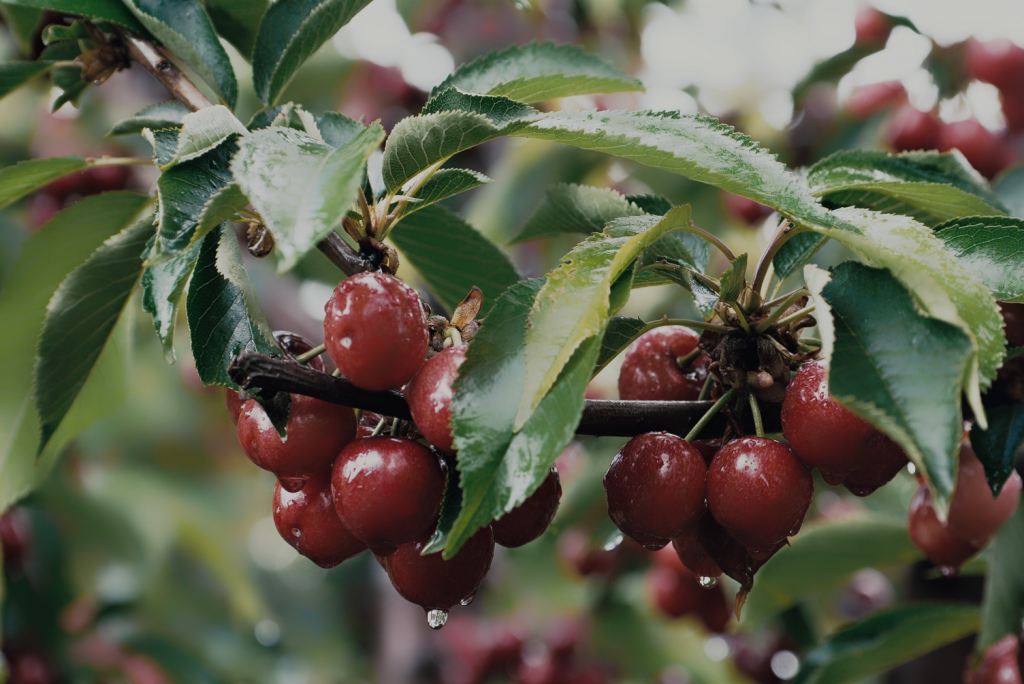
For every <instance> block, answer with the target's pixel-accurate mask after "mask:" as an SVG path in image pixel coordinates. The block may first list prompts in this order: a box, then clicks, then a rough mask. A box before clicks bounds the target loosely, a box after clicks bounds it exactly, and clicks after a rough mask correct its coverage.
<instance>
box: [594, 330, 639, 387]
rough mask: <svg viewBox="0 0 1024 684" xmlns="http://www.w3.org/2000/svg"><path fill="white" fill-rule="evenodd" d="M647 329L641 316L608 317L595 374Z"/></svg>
mask: <svg viewBox="0 0 1024 684" xmlns="http://www.w3.org/2000/svg"><path fill="white" fill-rule="evenodd" d="M646 329H647V324H646V323H644V322H643V320H642V319H640V318H624V317H622V316H612V317H611V318H609V319H608V326H607V327H606V328H605V332H604V337H603V338H601V350H600V352H598V355H597V363H596V364H595V365H594V375H597V374H598V373H599V372H601V370H602V369H603V368H604V367H605V366H607V365H608V364H609V363H611V361H612V359H614V358H615V357H616V356H618V355H619V354H621V353H622V352H623V351H625V350H626V347H628V346H629V345H631V344H632V343H633V340H635V339H636V338H638V337H640V335H642V334H643V333H644V332H645V331H646Z"/></svg>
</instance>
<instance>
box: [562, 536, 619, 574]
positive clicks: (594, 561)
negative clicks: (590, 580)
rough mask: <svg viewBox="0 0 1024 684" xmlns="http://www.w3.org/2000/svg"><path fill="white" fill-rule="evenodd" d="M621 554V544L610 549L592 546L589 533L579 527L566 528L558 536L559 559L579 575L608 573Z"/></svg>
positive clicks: (616, 563) (615, 565)
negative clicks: (566, 529) (565, 530)
mask: <svg viewBox="0 0 1024 684" xmlns="http://www.w3.org/2000/svg"><path fill="white" fill-rule="evenodd" d="M621 556H622V545H621V544H620V545H619V546H616V547H614V548H611V549H602V548H593V547H592V546H591V543H590V535H589V534H587V533H586V532H585V531H584V530H581V529H573V530H568V531H567V532H565V533H564V534H563V535H562V536H561V537H559V538H558V558H559V560H560V561H561V562H562V563H563V564H564V565H565V566H567V567H568V569H569V570H571V571H572V572H574V573H575V574H577V575H579V576H581V577H586V576H588V575H608V574H610V573H611V572H612V571H613V570H615V568H616V567H617V566H618V564H619V559H620V558H621Z"/></svg>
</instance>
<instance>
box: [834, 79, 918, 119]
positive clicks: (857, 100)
mask: <svg viewBox="0 0 1024 684" xmlns="http://www.w3.org/2000/svg"><path fill="white" fill-rule="evenodd" d="M906 97H907V91H906V90H904V89H903V84H902V83H900V82H899V81H885V82H884V83H871V84H869V85H864V86H860V87H858V88H854V90H853V92H852V93H851V94H850V100H849V102H847V103H846V108H847V109H848V110H849V111H850V113H851V114H852V115H853V116H855V117H856V118H858V119H866V118H868V117H869V116H871V115H872V114H874V113H875V112H877V111H879V110H881V109H885V108H886V107H893V106H895V105H898V104H901V103H903V102H904V101H906Z"/></svg>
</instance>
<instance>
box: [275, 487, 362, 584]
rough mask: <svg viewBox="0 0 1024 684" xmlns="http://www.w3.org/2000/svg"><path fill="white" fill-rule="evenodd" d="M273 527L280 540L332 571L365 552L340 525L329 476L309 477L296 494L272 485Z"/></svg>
mask: <svg viewBox="0 0 1024 684" xmlns="http://www.w3.org/2000/svg"><path fill="white" fill-rule="evenodd" d="M274 525H276V526H277V531H278V533H280V535H281V538H282V539H284V540H285V541H286V542H288V543H289V544H291V545H292V546H293V547H294V548H295V550H296V551H298V552H299V553H301V554H302V555H303V556H305V557H306V558H308V559H309V560H311V561H313V562H314V563H316V564H317V565H319V566H320V567H321V568H333V567H334V566H336V565H340V564H341V563H343V562H344V561H347V560H348V559H349V558H352V557H354V556H357V555H359V554H360V553H362V552H363V551H365V550H366V544H364V543H363V542H361V541H360V540H358V539H356V538H355V537H354V536H353V535H352V533H351V532H349V531H348V529H347V528H346V527H345V526H344V525H343V524H342V523H341V518H339V517H338V513H337V511H335V510H334V501H333V500H332V498H331V478H330V473H318V474H316V475H314V476H313V477H311V478H310V479H309V480H308V481H307V482H306V484H305V485H304V486H303V487H302V489H300V490H299V491H297V492H289V491H287V490H285V489H284V488H283V487H282V486H281V483H280V482H278V483H277V484H276V485H274Z"/></svg>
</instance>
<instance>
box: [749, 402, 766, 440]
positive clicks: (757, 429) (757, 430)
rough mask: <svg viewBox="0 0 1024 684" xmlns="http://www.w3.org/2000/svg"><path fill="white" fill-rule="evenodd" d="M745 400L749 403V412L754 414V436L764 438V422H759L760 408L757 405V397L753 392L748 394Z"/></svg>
mask: <svg viewBox="0 0 1024 684" xmlns="http://www.w3.org/2000/svg"><path fill="white" fill-rule="evenodd" d="M747 399H748V400H749V401H750V412H751V413H753V414H754V434H756V435H757V436H758V437H764V422H763V421H762V420H761V406H760V404H758V403H757V397H755V396H754V393H753V392H748V393H747Z"/></svg>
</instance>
